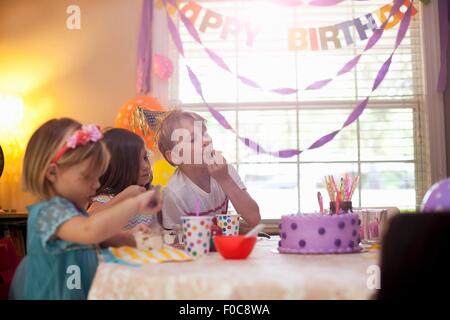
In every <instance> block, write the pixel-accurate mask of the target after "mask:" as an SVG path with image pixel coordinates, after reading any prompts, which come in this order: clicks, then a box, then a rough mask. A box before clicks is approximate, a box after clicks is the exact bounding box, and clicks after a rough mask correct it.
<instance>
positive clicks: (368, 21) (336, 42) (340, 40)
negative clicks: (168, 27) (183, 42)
mask: <svg viewBox="0 0 450 320" xmlns="http://www.w3.org/2000/svg"><path fill="white" fill-rule="evenodd" d="M360 1H361V0H360ZM362 1H364V0H362ZM276 2H277V3H279V4H282V5H288V6H294V5H299V3H298V1H276ZM338 2H341V1H332V3H333V4H337V3H338ZM169 3H170V7H168V8H167V9H168V11H169V15H170V16H172V15H173V14H174V13H175V12H176V11H178V13H179V14H180V15H179V16H180V18H181V19H183V18H184V19H186V18H187V19H189V21H190V23H191V24H192V25H193V26H194V25H195V24H199V27H198V30H199V31H200V32H202V33H207V32H210V31H211V30H219V31H220V35H219V37H220V38H221V39H222V40H229V39H230V38H233V37H236V36H238V35H244V37H245V40H246V41H245V43H246V45H247V46H249V47H252V46H253V45H254V43H255V41H257V38H258V35H259V34H260V33H261V32H264V26H262V25H254V24H252V23H250V22H248V21H242V20H239V19H237V18H235V17H232V16H226V15H223V14H221V13H219V12H216V11H214V10H211V9H208V8H205V7H203V6H201V5H200V4H198V3H197V2H194V1H189V2H187V3H186V4H184V5H183V4H181V3H179V1H175V0H174V1H169ZM312 3H314V2H312ZM326 4H327V5H331V2H326ZM410 4H411V1H410V0H404V1H403V5H404V6H405V8H407V7H409V6H410ZM322 5H324V3H323V1H322ZM157 7H160V8H162V5H161V3H159V4H157ZM391 9H392V4H386V5H384V6H382V7H380V8H379V9H377V10H376V11H375V12H372V13H367V14H365V15H364V16H362V17H358V18H352V19H350V20H346V21H342V22H339V23H337V24H333V25H327V26H320V27H308V28H304V27H302V28H297V27H292V28H289V29H288V30H287V31H286V32H287V38H288V43H287V46H286V47H287V49H288V50H289V51H319V50H331V49H340V48H343V47H345V46H350V45H352V44H353V43H354V42H356V41H357V40H358V39H359V40H361V41H365V40H367V39H368V37H369V35H368V33H370V32H371V33H373V32H375V31H376V30H377V29H378V28H379V26H380V25H382V24H383V23H384V22H385V21H386V20H387V17H388V15H389V12H390V11H391ZM255 10H257V8H255ZM416 13H417V10H416V8H415V7H414V6H413V7H412V12H411V14H412V16H414V15H415V14H416ZM403 16H404V13H403V12H401V11H399V12H397V13H396V14H395V15H393V16H392V20H391V21H389V22H388V23H387V24H386V25H385V27H384V29H386V30H388V29H391V28H393V27H395V26H396V25H397V24H398V23H399V22H400V21H401V19H402V18H403ZM183 23H184V24H185V25H186V22H185V21H183ZM353 28H354V29H355V30H356V34H355V37H354V36H353V35H352V29H353ZM191 34H192V33H191Z"/></svg>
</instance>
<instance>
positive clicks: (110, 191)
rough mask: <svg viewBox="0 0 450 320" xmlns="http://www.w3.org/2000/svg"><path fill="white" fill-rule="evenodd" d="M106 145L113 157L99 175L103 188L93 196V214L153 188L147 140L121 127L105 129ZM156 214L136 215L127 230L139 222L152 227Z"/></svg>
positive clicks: (90, 210)
mask: <svg viewBox="0 0 450 320" xmlns="http://www.w3.org/2000/svg"><path fill="white" fill-rule="evenodd" d="M103 141H104V142H105V144H106V147H107V148H108V150H109V153H110V154H111V160H110V162H109V166H108V168H107V169H106V171H105V173H104V174H103V175H102V176H101V177H100V184H101V185H100V188H99V189H98V190H97V194H96V196H95V197H94V198H93V199H92V203H91V206H90V208H89V210H88V211H89V212H90V213H95V212H97V211H101V210H103V209H104V208H105V207H108V206H110V205H113V204H115V203H119V202H121V201H123V200H124V199H127V198H129V197H133V196H136V195H138V194H140V193H143V192H145V191H146V190H148V189H150V188H151V182H152V179H153V173H152V168H151V165H150V161H149V158H148V152H147V150H146V149H145V144H144V140H143V139H142V138H141V137H140V136H138V135H137V134H135V133H133V132H131V131H129V130H126V129H121V128H112V129H109V130H107V131H106V132H104V140H103ZM153 219H154V218H153V217H150V216H148V215H140V214H138V215H136V216H134V217H133V218H132V219H131V220H130V221H128V223H127V224H126V225H124V227H123V229H124V230H131V229H133V228H135V227H137V226H139V225H146V226H150V224H151V223H152V221H153Z"/></svg>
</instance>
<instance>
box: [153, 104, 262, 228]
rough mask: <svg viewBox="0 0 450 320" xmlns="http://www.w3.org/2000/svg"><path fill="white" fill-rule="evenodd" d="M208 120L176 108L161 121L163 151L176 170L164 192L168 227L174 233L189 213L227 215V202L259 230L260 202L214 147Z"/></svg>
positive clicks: (160, 135)
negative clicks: (257, 226)
mask: <svg viewBox="0 0 450 320" xmlns="http://www.w3.org/2000/svg"><path fill="white" fill-rule="evenodd" d="M205 122H206V120H205V119H204V118H202V117H201V116H199V115H198V114H196V113H193V112H185V111H180V110H175V111H171V112H169V113H168V114H167V115H166V116H165V117H164V119H163V120H162V121H161V123H160V126H159V128H158V131H157V133H156V140H157V143H158V148H159V150H160V152H161V154H162V155H163V156H164V158H165V159H166V160H167V161H168V162H169V163H171V164H172V165H174V166H176V167H177V169H176V171H175V173H174V174H173V175H172V177H171V178H170V180H169V182H168V183H167V185H166V187H165V188H164V190H163V194H164V202H163V208H162V213H163V226H164V228H166V229H174V228H175V225H177V224H181V219H180V218H181V216H185V215H197V214H199V215H203V216H206V215H209V216H215V215H216V214H224V213H227V210H228V200H230V201H231V203H232V204H233V207H234V208H235V210H236V211H237V213H238V214H239V215H241V217H242V218H243V219H244V220H245V222H246V223H247V224H248V225H249V226H250V227H252V226H255V225H257V224H258V223H259V222H260V220H261V216H260V214H259V207H258V204H257V203H256V202H255V200H253V199H252V197H251V196H250V195H249V194H248V192H247V191H246V188H245V186H244V184H243V183H242V181H241V179H240V177H239V175H238V173H237V172H236V170H235V169H234V168H233V166H231V165H228V164H227V163H226V160H225V159H224V158H223V156H222V155H221V154H220V152H218V151H215V150H214V149H213V145H212V141H211V138H210V137H209V135H208V132H207V129H206V125H205ZM197 211H198V212H197Z"/></svg>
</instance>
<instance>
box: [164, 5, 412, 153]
mask: <svg viewBox="0 0 450 320" xmlns="http://www.w3.org/2000/svg"><path fill="white" fill-rule="evenodd" d="M169 1H171V0H169ZM402 1H403V0H396V3H395V4H398V3H399V2H401V3H402ZM164 2H166V0H164ZM412 5H413V1H412V2H411V4H410V6H409V7H408V10H407V11H406V13H405V16H404V19H402V23H401V24H400V27H399V30H398V33H397V37H396V44H395V48H394V49H393V52H392V53H391V55H390V56H389V58H388V59H387V60H386V61H385V62H384V63H383V65H382V66H381V68H380V69H379V71H378V73H377V76H376V78H375V80H374V84H373V86H372V91H371V93H370V94H369V96H367V97H366V98H365V99H364V100H363V101H361V102H360V103H358V105H357V106H356V107H355V108H354V110H353V111H352V113H351V114H350V116H349V117H348V118H347V120H346V121H345V123H344V125H343V126H342V127H341V128H340V129H339V130H336V131H333V132H331V133H329V134H327V135H325V136H323V137H321V138H319V139H318V140H316V141H315V142H314V143H313V144H312V145H311V146H310V147H308V148H307V149H305V150H311V149H316V148H319V147H321V146H323V145H325V144H327V143H328V142H330V141H331V140H333V139H334V137H335V136H336V135H337V134H338V133H340V132H341V131H342V130H343V129H344V128H346V127H347V126H349V125H350V124H352V123H353V122H354V121H356V120H357V119H358V117H359V116H360V115H361V114H362V113H363V111H364V110H365V108H366V107H367V105H368V103H369V99H370V97H371V96H372V94H373V92H374V91H375V90H376V89H377V88H378V87H379V85H380V84H381V82H382V81H383V80H384V78H385V76H386V75H387V73H388V71H389V66H390V64H391V62H392V57H393V55H394V53H395V52H396V50H397V49H398V47H399V46H400V44H401V42H402V41H403V39H404V38H405V35H406V32H407V30H408V27H409V24H410V20H411V13H412ZM394 7H395V5H394V6H393V9H394ZM399 8H400V6H398V7H397V9H399ZM393 12H394V10H391V14H392V13H393ZM395 12H396V11H395ZM391 14H390V15H391ZM167 15H168V13H167ZM168 18H169V17H168ZM388 20H389V18H388V19H387V20H386V21H388ZM169 29H170V24H169ZM175 31H176V30H175ZM170 34H171V35H172V40H174V42H175V41H176V39H177V37H176V36H175V35H176V34H177V32H170ZM178 39H179V37H178ZM180 44H181V40H180ZM178 47H179V46H177V48H178ZM180 47H181V48H182V46H180ZM180 54H182V55H183V56H184V52H183V51H181V52H180ZM186 68H187V70H188V73H189V78H190V80H191V83H192V85H193V86H194V88H195V90H196V92H197V93H198V94H199V95H200V97H201V98H202V100H203V102H204V103H205V104H206V105H207V106H208V110H209V111H210V113H211V114H212V115H213V117H214V118H215V119H216V120H217V121H218V122H219V124H220V125H221V126H222V127H224V128H225V129H228V130H230V131H232V132H234V133H235V134H237V132H236V131H235V130H234V129H233V127H232V126H231V125H230V124H229V123H228V121H227V120H226V119H225V117H223V115H222V114H221V113H220V112H219V111H217V110H216V109H215V108H214V107H213V106H211V105H210V104H209V103H208V102H206V100H205V97H204V96H203V91H202V87H201V83H200V81H199V80H198V78H197V76H196V75H195V74H194V72H193V71H192V70H191V68H190V67H189V66H188V65H186ZM244 79H245V78H244ZM246 80H248V79H246ZM250 83H251V82H250ZM238 138H239V140H241V141H242V142H243V143H244V144H245V145H246V146H248V147H249V148H250V149H252V150H253V151H255V152H257V153H258V154H259V153H264V154H269V155H273V156H275V157H281V158H283V157H286V158H289V157H292V156H295V155H298V154H300V153H301V152H303V151H304V150H297V149H286V150H280V151H276V152H269V151H266V150H265V149H264V148H263V147H262V146H261V145H259V144H258V143H256V142H254V141H253V140H251V139H249V138H246V137H240V136H238Z"/></svg>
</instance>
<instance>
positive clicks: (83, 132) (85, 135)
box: [51, 124, 103, 163]
mask: <svg viewBox="0 0 450 320" xmlns="http://www.w3.org/2000/svg"><path fill="white" fill-rule="evenodd" d="M101 138H103V134H102V132H101V131H100V127H99V126H97V125H95V124H86V125H83V126H82V127H81V129H79V130H77V131H75V132H74V133H73V134H72V135H71V136H70V137H68V138H67V140H66V143H65V144H64V146H62V147H61V149H59V150H58V152H56V154H55V156H54V157H53V159H52V161H51V163H56V162H58V160H59V159H61V157H62V156H63V154H64V153H65V152H66V151H67V150H69V149H75V148H76V147H78V146H82V145H85V144H87V143H88V142H90V141H92V142H96V141H98V140H100V139H101Z"/></svg>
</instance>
